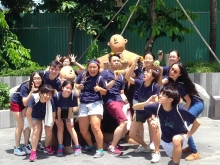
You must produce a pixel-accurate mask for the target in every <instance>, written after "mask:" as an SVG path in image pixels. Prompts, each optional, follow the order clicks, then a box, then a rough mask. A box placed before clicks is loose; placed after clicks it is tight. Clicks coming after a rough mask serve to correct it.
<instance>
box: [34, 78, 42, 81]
mask: <svg viewBox="0 0 220 165" xmlns="http://www.w3.org/2000/svg"><path fill="white" fill-rule="evenodd" d="M33 81H42V79H41V78H40V77H39V78H33Z"/></svg>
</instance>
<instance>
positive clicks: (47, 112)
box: [27, 84, 56, 161]
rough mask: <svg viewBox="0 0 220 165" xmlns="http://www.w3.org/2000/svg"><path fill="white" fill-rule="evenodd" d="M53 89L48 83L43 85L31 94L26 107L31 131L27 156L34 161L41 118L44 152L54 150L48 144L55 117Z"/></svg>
mask: <svg viewBox="0 0 220 165" xmlns="http://www.w3.org/2000/svg"><path fill="white" fill-rule="evenodd" d="M53 94H54V90H53V88H52V87H51V86H50V85H47V84H45V85H43V86H42V87H41V88H40V90H39V94H35V95H32V96H31V98H30V101H29V103H28V107H27V118H28V122H29V125H30V128H31V129H32V130H33V133H32V140H31V144H32V150H31V155H30V157H29V160H30V161H35V160H36V158H37V154H36V149H37V144H38V141H39V136H40V133H41V130H42V128H41V127H42V124H41V123H42V120H43V121H44V124H45V147H44V153H48V154H54V152H55V151H54V150H53V149H52V147H51V146H50V142H51V139H52V127H53V124H54V119H55V110H56V109H55V106H54V102H53V99H51V98H52V96H53Z"/></svg>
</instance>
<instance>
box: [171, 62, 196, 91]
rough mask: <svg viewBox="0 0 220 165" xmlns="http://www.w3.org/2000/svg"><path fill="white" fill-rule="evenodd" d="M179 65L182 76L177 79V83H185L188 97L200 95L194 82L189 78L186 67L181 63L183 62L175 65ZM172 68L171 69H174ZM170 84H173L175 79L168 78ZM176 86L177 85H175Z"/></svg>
mask: <svg viewBox="0 0 220 165" xmlns="http://www.w3.org/2000/svg"><path fill="white" fill-rule="evenodd" d="M175 64H176V65H178V67H179V69H180V74H181V75H180V76H179V77H178V78H177V79H176V82H181V83H184V85H185V88H186V91H187V93H188V95H198V92H197V91H196V87H195V84H194V83H193V82H192V80H191V79H190V78H189V75H188V73H187V71H186V67H185V66H184V65H183V64H182V63H181V62H176V63H174V64H173V65H175ZM173 65H172V66H173ZM172 66H171V67H172ZM168 80H169V82H171V83H173V82H174V81H173V79H172V78H170V77H169V78H168ZM174 84H176V83H174Z"/></svg>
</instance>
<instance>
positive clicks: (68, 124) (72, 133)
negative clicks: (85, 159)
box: [66, 122, 79, 146]
mask: <svg viewBox="0 0 220 165" xmlns="http://www.w3.org/2000/svg"><path fill="white" fill-rule="evenodd" d="M66 127H67V130H68V132H69V133H70V136H71V138H72V139H73V142H74V144H75V145H76V146H78V145H79V141H78V136H77V134H76V131H75V129H74V127H73V126H72V124H71V122H66Z"/></svg>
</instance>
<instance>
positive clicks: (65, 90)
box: [62, 84, 73, 97]
mask: <svg viewBox="0 0 220 165" xmlns="http://www.w3.org/2000/svg"><path fill="white" fill-rule="evenodd" d="M72 90H73V87H72V86H71V84H67V85H65V86H64V87H62V91H63V92H62V95H63V96H64V97H69V96H70V94H71V93H72Z"/></svg>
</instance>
